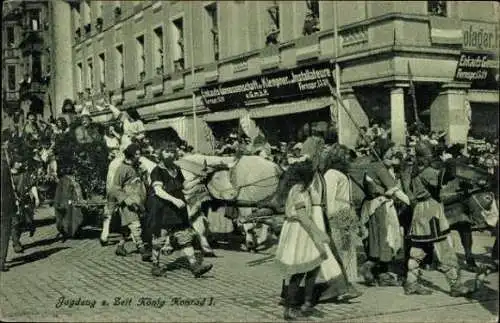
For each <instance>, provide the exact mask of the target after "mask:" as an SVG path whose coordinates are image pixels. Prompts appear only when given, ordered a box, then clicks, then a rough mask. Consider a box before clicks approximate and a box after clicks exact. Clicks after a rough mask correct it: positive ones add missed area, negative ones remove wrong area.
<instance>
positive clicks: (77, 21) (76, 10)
mask: <svg viewBox="0 0 500 323" xmlns="http://www.w3.org/2000/svg"><path fill="white" fill-rule="evenodd" d="M81 25H82V15H81V13H80V4H79V3H77V4H75V5H74V7H73V28H75V31H76V30H77V29H80V27H81Z"/></svg>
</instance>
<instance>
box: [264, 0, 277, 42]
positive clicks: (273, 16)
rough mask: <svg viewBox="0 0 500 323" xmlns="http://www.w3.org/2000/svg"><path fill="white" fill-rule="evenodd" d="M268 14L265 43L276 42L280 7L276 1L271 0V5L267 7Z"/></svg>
mask: <svg viewBox="0 0 500 323" xmlns="http://www.w3.org/2000/svg"><path fill="white" fill-rule="evenodd" d="M267 12H268V14H269V30H268V31H267V34H266V45H269V44H277V43H278V42H279V41H278V35H279V32H280V7H279V5H278V1H273V5H272V6H271V7H269V8H268V9H267Z"/></svg>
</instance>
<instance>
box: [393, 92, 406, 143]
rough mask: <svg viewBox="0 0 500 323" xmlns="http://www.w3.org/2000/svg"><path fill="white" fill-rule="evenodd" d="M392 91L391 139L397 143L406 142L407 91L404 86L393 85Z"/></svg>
mask: <svg viewBox="0 0 500 323" xmlns="http://www.w3.org/2000/svg"><path fill="white" fill-rule="evenodd" d="M390 91H391V99H390V101H391V139H392V142H394V143H395V144H396V145H404V144H405V143H406V122H405V93H404V89H403V87H402V86H398V85H396V86H393V87H391V88H390Z"/></svg>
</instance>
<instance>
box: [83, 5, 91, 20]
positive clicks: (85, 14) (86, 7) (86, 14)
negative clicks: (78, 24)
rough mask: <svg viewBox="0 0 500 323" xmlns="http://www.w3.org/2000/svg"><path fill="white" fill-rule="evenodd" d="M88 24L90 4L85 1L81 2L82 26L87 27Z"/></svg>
mask: <svg viewBox="0 0 500 323" xmlns="http://www.w3.org/2000/svg"><path fill="white" fill-rule="evenodd" d="M90 23H91V18H90V2H89V1H88V0H85V1H83V24H84V25H88V24H90Z"/></svg>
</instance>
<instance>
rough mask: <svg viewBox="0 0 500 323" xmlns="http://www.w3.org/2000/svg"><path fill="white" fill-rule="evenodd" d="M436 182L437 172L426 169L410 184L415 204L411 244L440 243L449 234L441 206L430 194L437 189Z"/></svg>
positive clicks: (437, 178) (437, 183)
mask: <svg viewBox="0 0 500 323" xmlns="http://www.w3.org/2000/svg"><path fill="white" fill-rule="evenodd" d="M438 180H439V171H438V170H436V169H434V168H432V167H426V168H424V169H423V170H421V171H420V173H419V174H417V176H415V177H414V178H412V180H411V182H410V190H411V193H412V196H413V199H414V200H415V202H416V203H415V206H414V208H413V219H412V223H411V228H410V238H411V240H412V242H436V241H441V240H444V239H446V236H447V234H448V233H449V232H450V228H449V224H448V220H447V219H446V217H445V215H444V208H443V204H441V203H439V202H437V201H436V200H435V199H434V198H433V197H432V195H431V193H430V192H431V191H433V190H436V189H438V186H439V181H438Z"/></svg>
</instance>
